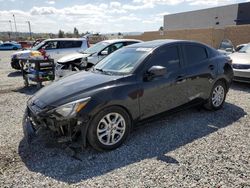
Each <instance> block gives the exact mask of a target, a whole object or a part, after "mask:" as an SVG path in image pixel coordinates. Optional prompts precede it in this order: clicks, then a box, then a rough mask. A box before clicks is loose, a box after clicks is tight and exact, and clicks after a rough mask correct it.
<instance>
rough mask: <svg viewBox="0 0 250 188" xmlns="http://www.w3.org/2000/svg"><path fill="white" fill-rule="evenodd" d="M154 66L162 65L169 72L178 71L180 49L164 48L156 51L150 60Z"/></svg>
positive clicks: (175, 47) (174, 47)
mask: <svg viewBox="0 0 250 188" xmlns="http://www.w3.org/2000/svg"><path fill="white" fill-rule="evenodd" d="M150 61H151V66H152V65H161V66H164V67H166V68H167V70H168V71H169V70H176V69H178V68H179V67H180V57H179V52H178V47H177V46H173V47H162V48H160V49H158V50H157V51H155V53H154V54H153V55H152V57H151V58H150Z"/></svg>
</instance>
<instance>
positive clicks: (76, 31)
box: [73, 27, 79, 37]
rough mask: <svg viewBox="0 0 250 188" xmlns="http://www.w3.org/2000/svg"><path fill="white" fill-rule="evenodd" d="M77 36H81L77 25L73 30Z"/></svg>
mask: <svg viewBox="0 0 250 188" xmlns="http://www.w3.org/2000/svg"><path fill="white" fill-rule="evenodd" d="M73 34H74V36H75V37H79V31H78V29H77V28H76V27H74V32H73Z"/></svg>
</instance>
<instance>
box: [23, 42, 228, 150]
mask: <svg viewBox="0 0 250 188" xmlns="http://www.w3.org/2000/svg"><path fill="white" fill-rule="evenodd" d="M50 42H51V41H45V42H44V43H43V44H42V45H40V46H39V47H38V48H40V47H42V46H43V45H44V44H46V43H50ZM58 42H59V46H60V42H61V41H58ZM113 42H114V41H113ZM116 42H117V41H116ZM116 42H115V43H113V44H116V45H117V43H116ZM82 43H83V42H82ZM113 44H111V43H110V44H106V43H105V42H104V43H100V44H97V45H95V46H93V47H92V48H89V49H87V50H85V52H86V51H87V52H90V53H86V54H91V55H88V56H84V55H85V53H83V54H78V55H79V56H78V57H79V58H78V59H81V58H82V59H81V61H82V60H87V61H90V60H91V58H93V59H94V58H96V59H97V60H95V61H93V63H92V64H94V65H93V66H92V67H91V68H90V69H87V70H84V71H80V72H78V73H76V74H73V75H70V76H66V77H64V78H61V79H59V80H58V81H55V82H53V83H51V84H50V85H48V86H46V87H44V88H42V89H41V90H39V91H38V92H37V93H36V94H35V95H34V96H33V97H32V98H30V99H29V101H28V103H27V110H26V112H25V115H24V119H23V128H24V134H25V137H26V138H27V140H28V141H30V140H32V138H33V137H34V136H36V134H37V133H38V132H40V131H39V130H42V129H48V130H50V131H51V132H53V133H55V135H57V139H58V141H60V142H79V143H81V144H82V145H83V146H86V145H87V143H89V144H90V145H91V146H92V147H93V148H95V149H97V150H111V149H115V148H117V147H119V146H120V145H121V144H122V143H123V142H124V141H125V139H126V138H127V136H128V135H129V133H130V131H131V130H132V129H133V127H134V126H135V125H136V124H137V123H138V122H142V121H144V120H146V119H148V118H151V117H154V116H156V115H160V114H163V113H165V112H168V111H170V110H171V111H172V110H174V109H182V108H186V107H188V106H193V105H203V106H204V107H206V108H207V109H209V110H218V109H220V108H221V107H222V106H223V104H224V101H225V98H226V94H227V92H228V90H229V87H230V84H231V82H232V79H233V69H232V64H231V63H232V60H231V59H230V58H229V57H228V56H225V55H223V54H221V53H219V52H218V51H217V50H215V49H213V48H211V47H209V46H207V45H204V44H201V43H198V42H192V41H184V40H155V41H149V42H140V41H137V43H136V44H132V45H127V46H125V47H123V48H120V49H118V50H116V51H114V52H113V51H111V53H109V52H108V48H107V47H108V46H109V45H111V46H112V45H113ZM56 46H57V45H56ZM118 47H120V45H117V48H118ZM106 48H107V50H106ZM45 49H46V48H45ZM49 49H50V48H49ZM46 50H48V49H46ZM48 51H49V50H48ZM91 52H93V53H91ZM94 54H95V55H94ZM108 54H110V55H108ZM102 55H105V56H106V55H108V56H107V57H105V58H102V57H101V58H100V59H102V60H100V61H99V59H98V58H99V57H98V56H102ZM86 58H87V59H86ZM65 59H67V58H65ZM69 59H70V58H68V60H66V61H65V62H70V60H69ZM72 59H73V60H74V61H75V60H76V59H77V58H75V59H74V58H72ZM73 60H72V61H73ZM79 61H80V60H78V62H79ZM98 61H99V62H98ZM90 62H91V61H90ZM96 62H98V63H97V64H96ZM62 65H63V64H62Z"/></svg>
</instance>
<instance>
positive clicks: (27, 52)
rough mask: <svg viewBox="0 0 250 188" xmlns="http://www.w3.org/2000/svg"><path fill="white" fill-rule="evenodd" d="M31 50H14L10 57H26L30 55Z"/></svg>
mask: <svg viewBox="0 0 250 188" xmlns="http://www.w3.org/2000/svg"><path fill="white" fill-rule="evenodd" d="M30 52H31V50H23V51H18V52H15V53H13V54H12V55H11V57H12V58H13V57H15V58H17V59H27V58H28V57H29V55H30Z"/></svg>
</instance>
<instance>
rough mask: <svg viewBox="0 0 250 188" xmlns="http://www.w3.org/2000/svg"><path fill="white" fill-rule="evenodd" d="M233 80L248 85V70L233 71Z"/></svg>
mask: <svg viewBox="0 0 250 188" xmlns="http://www.w3.org/2000/svg"><path fill="white" fill-rule="evenodd" d="M233 70H234V80H235V81H240V82H247V83H250V69H233Z"/></svg>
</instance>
